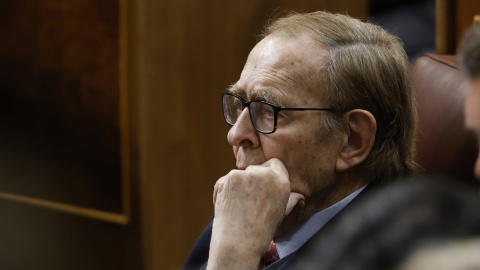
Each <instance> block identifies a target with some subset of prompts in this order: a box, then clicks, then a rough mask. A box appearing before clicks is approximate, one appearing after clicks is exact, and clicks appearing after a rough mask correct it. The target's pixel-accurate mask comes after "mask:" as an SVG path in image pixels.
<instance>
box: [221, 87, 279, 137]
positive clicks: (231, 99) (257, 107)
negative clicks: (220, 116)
mask: <svg viewBox="0 0 480 270" xmlns="http://www.w3.org/2000/svg"><path fill="white" fill-rule="evenodd" d="M243 109H244V107H243V102H242V100H240V99H239V98H237V97H235V96H232V95H224V96H223V113H224V115H225V120H226V121H227V123H229V124H230V125H235V123H236V122H237V119H238V117H239V116H240V114H241V113H242V111H243ZM249 111H250V119H251V121H252V124H253V126H254V127H255V129H256V130H258V131H260V132H264V133H269V132H272V131H273V130H274V126H275V111H274V109H273V107H272V106H271V105H268V104H265V103H263V102H259V101H252V102H251V103H250V104H249Z"/></svg>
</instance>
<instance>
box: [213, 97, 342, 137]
mask: <svg viewBox="0 0 480 270" xmlns="http://www.w3.org/2000/svg"><path fill="white" fill-rule="evenodd" d="M220 96H221V98H222V108H223V115H224V116H225V121H227V123H228V124H229V125H231V126H233V125H235V123H236V122H237V119H238V117H239V116H240V114H241V113H242V111H243V109H245V108H246V107H248V109H249V112H250V120H251V121H252V125H253V127H254V128H255V129H256V130H257V131H258V132H261V133H264V134H271V133H273V132H275V130H277V118H278V112H279V111H330V112H341V111H338V110H335V109H326V108H287V107H279V106H275V105H273V104H270V103H268V102H265V101H259V100H252V101H248V102H247V101H245V100H244V99H243V98H242V97H240V96H237V95H234V94H230V93H221V94H220Z"/></svg>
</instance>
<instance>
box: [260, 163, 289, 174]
mask: <svg viewBox="0 0 480 270" xmlns="http://www.w3.org/2000/svg"><path fill="white" fill-rule="evenodd" d="M261 166H264V167H269V168H270V169H272V171H273V172H275V173H276V174H278V175H285V176H286V177H287V179H288V178H289V175H288V170H287V168H286V167H285V165H283V162H282V161H281V160H280V159H278V158H272V159H269V160H267V161H266V162H265V163H263V164H262V165H261Z"/></svg>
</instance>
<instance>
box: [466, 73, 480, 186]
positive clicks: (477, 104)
mask: <svg viewBox="0 0 480 270" xmlns="http://www.w3.org/2000/svg"><path fill="white" fill-rule="evenodd" d="M465 122H466V126H467V127H468V128H470V129H472V130H473V131H474V132H475V134H476V135H477V142H480V76H476V77H473V78H470V79H468V81H467V97H466V99H465ZM474 173H475V177H476V178H477V179H479V180H480V152H479V156H478V157H477V161H476V162H475V168H474Z"/></svg>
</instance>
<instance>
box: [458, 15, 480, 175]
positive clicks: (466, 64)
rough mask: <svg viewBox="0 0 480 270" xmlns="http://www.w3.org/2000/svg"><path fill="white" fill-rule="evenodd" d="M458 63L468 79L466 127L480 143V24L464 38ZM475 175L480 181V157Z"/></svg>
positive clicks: (471, 29)
mask: <svg viewBox="0 0 480 270" xmlns="http://www.w3.org/2000/svg"><path fill="white" fill-rule="evenodd" d="M458 62H459V63H460V66H461V68H462V70H463V72H464V74H465V76H466V78H467V96H466V98H465V125H466V127H467V128H469V129H471V130H473V131H474V132H475V134H476V136H477V141H478V142H480V24H477V25H475V26H473V27H471V28H470V29H469V30H468V31H467V32H466V34H465V36H464V37H463V39H462V42H461V43H460V49H459V52H458ZM479 155H480V152H479ZM474 174H475V177H476V178H477V179H480V156H479V157H477V161H476V163H475V168H474Z"/></svg>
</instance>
